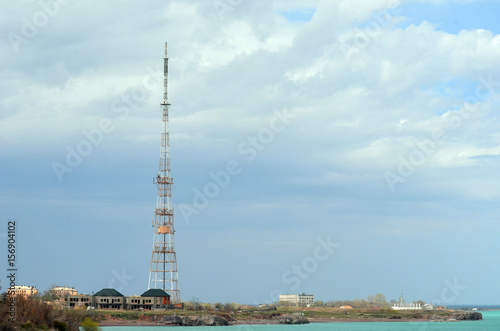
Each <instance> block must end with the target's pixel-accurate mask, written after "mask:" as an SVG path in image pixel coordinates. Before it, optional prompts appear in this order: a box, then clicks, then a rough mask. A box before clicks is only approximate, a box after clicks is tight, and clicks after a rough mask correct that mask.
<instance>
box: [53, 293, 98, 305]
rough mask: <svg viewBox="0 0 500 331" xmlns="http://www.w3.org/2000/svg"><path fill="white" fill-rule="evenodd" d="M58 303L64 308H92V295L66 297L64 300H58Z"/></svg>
mask: <svg viewBox="0 0 500 331" xmlns="http://www.w3.org/2000/svg"><path fill="white" fill-rule="evenodd" d="M59 302H60V303H61V304H63V305H64V306H66V307H72V308H78V307H90V306H93V304H92V295H90V294H75V295H66V296H65V297H64V298H60V299H59Z"/></svg>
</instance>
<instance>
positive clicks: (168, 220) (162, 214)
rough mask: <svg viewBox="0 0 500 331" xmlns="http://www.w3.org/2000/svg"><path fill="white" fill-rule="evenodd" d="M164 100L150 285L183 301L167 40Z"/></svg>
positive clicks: (162, 104)
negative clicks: (176, 235) (177, 249)
mask: <svg viewBox="0 0 500 331" xmlns="http://www.w3.org/2000/svg"><path fill="white" fill-rule="evenodd" d="M163 77H164V80H163V88H164V90H163V91H164V92H163V102H162V103H161V112H162V126H161V148H160V169H159V171H158V175H157V176H156V178H155V179H154V183H155V184H156V187H157V188H158V197H157V200H156V209H155V220H154V221H153V228H154V236H153V254H152V257H151V269H150V271H149V285H148V289H152V288H154V289H162V290H164V291H165V292H167V293H168V294H169V295H170V302H171V303H172V304H175V305H179V304H181V297H180V291H179V276H178V273H177V257H176V253H175V238H174V233H175V230H174V207H173V206H172V184H173V180H172V177H170V141H169V128H168V110H169V107H170V103H169V102H168V91H167V87H168V57H167V43H165V58H164V61H163Z"/></svg>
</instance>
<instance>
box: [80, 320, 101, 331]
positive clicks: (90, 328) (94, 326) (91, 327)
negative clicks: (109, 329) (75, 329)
mask: <svg viewBox="0 0 500 331" xmlns="http://www.w3.org/2000/svg"><path fill="white" fill-rule="evenodd" d="M81 327H82V328H83V330H84V331H100V330H101V327H100V326H99V323H97V322H94V321H93V320H92V319H91V318H90V317H87V318H85V319H84V320H83V322H82V324H81Z"/></svg>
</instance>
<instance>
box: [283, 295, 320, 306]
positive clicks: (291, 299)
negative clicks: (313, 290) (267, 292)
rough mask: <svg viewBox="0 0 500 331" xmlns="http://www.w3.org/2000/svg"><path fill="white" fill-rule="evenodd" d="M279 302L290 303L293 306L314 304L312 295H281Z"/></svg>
mask: <svg viewBox="0 0 500 331" xmlns="http://www.w3.org/2000/svg"><path fill="white" fill-rule="evenodd" d="M280 302H286V303H290V304H292V305H295V306H310V305H313V304H314V295H313V294H305V293H302V294H282V295H280Z"/></svg>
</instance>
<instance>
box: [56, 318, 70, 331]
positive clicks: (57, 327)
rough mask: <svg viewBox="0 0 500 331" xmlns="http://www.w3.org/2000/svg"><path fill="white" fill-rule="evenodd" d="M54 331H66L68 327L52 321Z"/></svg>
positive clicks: (62, 323)
mask: <svg viewBox="0 0 500 331" xmlns="http://www.w3.org/2000/svg"><path fill="white" fill-rule="evenodd" d="M54 329H56V330H59V331H67V330H69V325H68V324H66V323H64V322H62V321H57V320H56V321H54Z"/></svg>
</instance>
